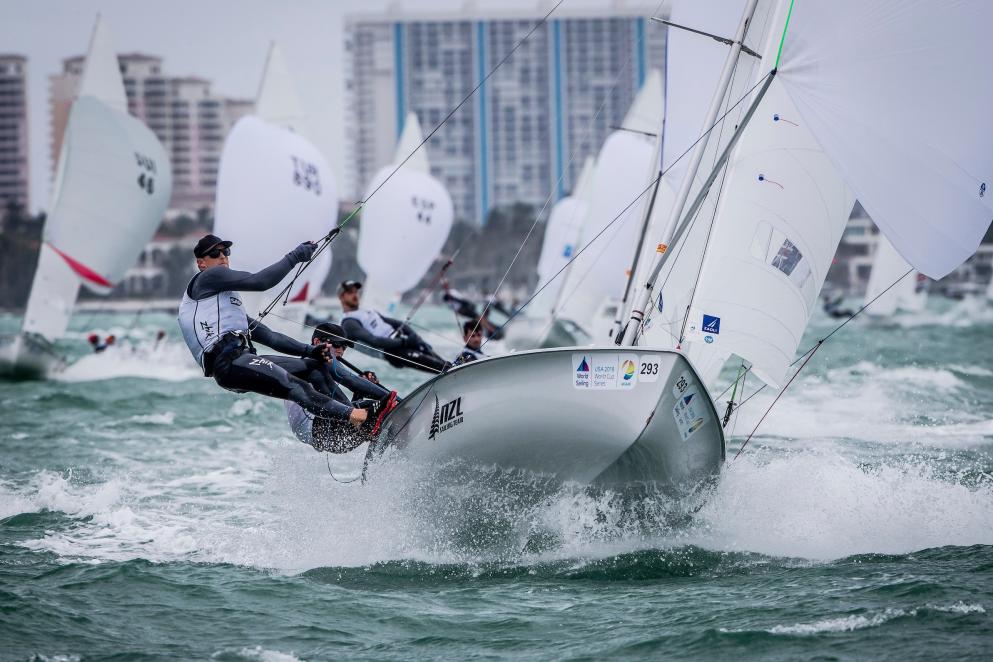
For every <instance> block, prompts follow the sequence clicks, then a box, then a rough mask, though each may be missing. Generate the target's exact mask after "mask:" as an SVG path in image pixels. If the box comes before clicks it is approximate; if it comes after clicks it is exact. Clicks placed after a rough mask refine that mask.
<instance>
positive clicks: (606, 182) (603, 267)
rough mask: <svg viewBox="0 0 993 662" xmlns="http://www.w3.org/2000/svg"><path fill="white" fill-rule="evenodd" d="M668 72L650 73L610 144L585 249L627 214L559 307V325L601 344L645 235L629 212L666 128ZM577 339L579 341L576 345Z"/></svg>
mask: <svg viewBox="0 0 993 662" xmlns="http://www.w3.org/2000/svg"><path fill="white" fill-rule="evenodd" d="M662 113H663V104H662V72H661V71H659V70H658V69H654V70H652V71H651V72H649V74H648V76H647V77H646V79H645V83H644V85H642V88H641V90H639V92H638V95H637V96H636V97H635V100H634V102H633V103H632V104H631V108H630V109H629V110H628V113H627V115H626V116H625V117H624V121H623V122H622V123H621V127H620V129H619V130H617V131H614V132H613V133H611V134H610V135H609V136H607V139H606V140H605V141H604V144H603V147H602V148H601V149H600V153H599V155H598V156H597V160H596V166H595V168H594V171H593V192H592V195H591V200H590V203H589V211H588V212H587V214H588V220H587V221H586V223H585V224H584V225H583V232H582V235H581V236H580V239H579V245H580V246H584V245H586V244H587V243H588V242H590V241H592V240H593V238H594V237H596V236H597V235H598V234H599V233H600V232H601V231H602V230H603V229H604V228H605V227H607V225H608V224H609V223H610V222H611V221H613V220H614V219H615V218H616V217H617V216H618V215H621V214H622V212H623V215H622V216H621V218H619V219H618V220H617V221H616V222H615V223H614V224H613V226H611V227H610V228H609V229H608V230H607V232H606V233H605V234H604V236H602V237H601V238H600V239H599V240H598V241H597V243H596V245H595V246H593V247H591V249H590V250H588V251H586V252H584V253H582V254H580V255H579V256H578V257H577V258H576V259H575V260H574V261H573V263H572V265H571V266H570V268H569V271H568V274H567V275H566V277H565V282H564V283H563V285H562V291H561V295H560V298H559V302H558V303H557V305H556V307H555V317H556V319H558V320H564V321H569V322H571V323H573V324H575V325H577V326H579V327H580V329H582V330H583V331H584V332H585V334H586V335H587V336H588V337H589V338H592V339H594V340H595V341H604V340H607V338H608V334H609V331H610V327H611V325H612V323H613V321H614V317H615V312H616V307H617V305H618V303H619V301H620V298H621V295H622V294H623V291H624V286H625V283H626V282H627V278H628V268H629V267H630V265H631V256H632V255H633V252H634V246H635V244H636V242H637V237H638V234H639V232H640V230H641V226H640V224H639V222H638V221H639V220H640V217H639V210H640V209H641V205H633V206H631V207H630V208H629V209H627V211H624V209H625V207H627V206H628V205H629V204H630V203H631V201H632V200H634V199H636V198H637V197H638V195H639V194H640V193H641V192H642V190H643V189H644V188H645V184H646V181H645V174H646V173H647V172H649V171H650V170H652V162H653V159H652V154H653V148H654V146H655V142H656V140H658V133H659V131H660V128H661V126H662ZM575 340H576V339H575V338H573V341H575Z"/></svg>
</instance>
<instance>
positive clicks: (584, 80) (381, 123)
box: [345, 3, 666, 223]
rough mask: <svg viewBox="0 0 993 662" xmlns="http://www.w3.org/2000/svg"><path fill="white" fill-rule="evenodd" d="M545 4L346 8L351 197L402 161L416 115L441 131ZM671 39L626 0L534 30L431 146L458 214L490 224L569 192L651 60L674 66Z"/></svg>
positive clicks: (434, 167)
mask: <svg viewBox="0 0 993 662" xmlns="http://www.w3.org/2000/svg"><path fill="white" fill-rule="evenodd" d="M608 12H609V14H610V15H607V13H608ZM477 14H478V15H477ZM543 15H544V11H540V10H539V9H535V10H534V11H533V12H521V13H516V14H514V15H504V16H494V15H492V14H487V15H483V14H480V13H479V10H477V9H474V8H472V7H471V6H470V7H468V8H467V9H466V10H465V11H462V12H459V13H457V14H454V13H449V14H439V13H426V14H415V13H407V14H398V13H397V12H396V11H394V10H391V11H390V12H389V13H379V14H362V15H359V14H356V15H351V16H348V17H346V22H345V31H346V49H347V52H348V55H349V72H348V77H347V81H346V86H347V94H348V97H349V103H348V104H347V107H348V109H349V110H348V113H349V114H348V116H347V118H346V121H347V126H348V129H349V130H348V136H349V141H350V150H349V155H348V159H347V160H346V168H347V170H348V175H349V181H348V184H347V185H348V192H349V194H351V195H352V196H354V197H355V199H361V198H362V196H363V195H364V193H365V188H366V186H367V185H368V183H369V180H370V178H371V177H372V175H373V174H374V173H375V172H376V170H377V169H379V168H381V167H383V166H384V165H385V164H387V163H389V162H390V161H391V159H392V156H393V151H394V149H395V143H396V140H397V137H398V136H399V134H400V131H401V130H402V128H403V126H402V123H403V118H404V117H405V115H406V114H407V112H409V111H414V112H416V113H417V115H418V119H419V120H420V122H421V125H422V126H423V127H424V129H425V131H426V132H429V131H430V130H432V129H434V128H435V127H436V126H438V124H440V123H441V122H442V120H444V119H445V117H446V116H447V115H448V113H449V112H451V111H452V109H453V108H455V107H456V106H457V105H458V104H459V102H460V101H462V99H463V98H464V97H465V96H467V95H468V94H469V92H470V91H471V90H472V89H473V88H474V87H476V86H477V85H479V84H480V83H481V82H482V81H483V79H484V78H485V77H486V75H487V74H488V73H489V72H490V71H491V70H493V69H494V68H495V67H496V66H497V64H498V63H500V62H501V60H503V59H504V58H505V57H506V56H507V55H508V53H510V52H511V50H512V49H513V48H514V46H515V44H517V43H518V42H519V41H520V40H521V39H522V38H524V37H525V35H527V34H528V33H529V32H530V31H531V30H532V29H533V28H535V26H536V24H538V22H539V21H540V19H541V17H542V16H543ZM665 39H666V32H665V28H664V26H662V25H661V24H659V23H655V22H650V21H649V20H648V19H647V18H646V17H645V16H644V15H642V14H638V13H636V12H635V10H634V9H629V8H626V7H625V6H623V5H621V4H619V3H612V4H611V5H609V7H608V9H606V10H599V11H598V12H597V13H590V12H587V13H585V14H561V15H559V14H557V15H556V16H555V18H553V19H551V20H548V21H546V22H545V23H544V24H542V25H541V26H539V27H538V28H537V29H535V30H534V32H533V33H532V34H531V35H530V36H529V37H528V38H527V39H526V40H524V41H523V43H522V44H521V45H520V46H519V47H518V48H517V50H516V51H515V52H514V53H513V54H512V55H510V57H509V59H507V60H506V62H504V63H503V64H502V65H500V67H499V68H498V69H497V70H496V73H494V74H493V76H492V77H490V78H489V79H488V80H487V81H486V82H485V84H483V85H482V86H481V87H480V89H479V90H478V91H477V92H476V93H475V95H473V97H472V98H471V99H470V100H469V101H468V102H466V104H465V105H463V106H462V107H461V108H459V110H458V111H457V112H455V114H454V115H453V116H452V117H451V118H450V119H449V120H448V121H447V122H445V124H444V125H443V126H442V127H441V128H440V129H439V130H438V132H437V133H436V134H435V135H434V136H432V138H431V139H430V141H429V142H428V144H427V148H428V158H429V160H430V162H431V170H432V174H434V175H435V176H436V177H438V178H439V179H440V180H441V181H442V182H443V183H444V184H445V186H446V187H447V188H448V190H449V192H450V193H451V195H452V200H453V202H454V204H455V214H456V218H457V219H459V220H463V221H469V222H476V223H481V222H483V221H484V219H485V217H486V214H487V213H488V212H489V210H490V209H492V208H493V207H495V206H500V205H506V204H511V203H515V202H524V203H529V204H532V205H534V206H535V207H536V208H538V207H541V206H542V205H544V204H545V202H546V200H549V198H550V201H551V202H554V201H555V200H557V199H558V198H560V197H562V196H563V195H565V194H566V193H568V192H569V191H570V190H571V189H572V186H573V183H574V180H575V178H576V177H577V176H578V174H579V169H580V167H581V165H582V163H583V161H584V159H585V158H586V156H588V155H590V154H595V153H596V152H597V151H598V150H599V148H600V146H601V145H602V143H603V141H604V140H605V139H606V137H607V135H608V134H609V133H610V131H611V130H612V127H616V126H618V125H619V124H620V123H621V121H622V120H623V118H624V115H625V113H626V112H627V110H628V107H629V105H630V104H631V102H632V101H633V100H634V96H635V94H636V93H637V91H638V89H639V88H640V86H641V84H642V83H643V82H644V79H645V75H646V73H647V71H648V70H649V69H651V68H664V61H663V59H664V57H665ZM550 207H551V205H548V207H547V208H546V213H547V211H548V209H549V208H550Z"/></svg>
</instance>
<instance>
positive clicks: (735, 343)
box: [685, 4, 855, 385]
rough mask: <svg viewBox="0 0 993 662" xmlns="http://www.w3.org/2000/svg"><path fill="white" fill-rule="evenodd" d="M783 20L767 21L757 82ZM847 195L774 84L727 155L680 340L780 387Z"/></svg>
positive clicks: (783, 10) (846, 208) (846, 209)
mask: <svg viewBox="0 0 993 662" xmlns="http://www.w3.org/2000/svg"><path fill="white" fill-rule="evenodd" d="M787 14H788V7H787V6H786V5H785V4H784V5H783V6H781V7H780V8H779V11H778V12H777V14H776V17H775V19H774V20H773V22H772V29H771V31H770V34H771V35H772V38H770V39H768V40H767V43H766V46H765V48H764V50H763V58H762V63H761V68H760V69H759V75H760V76H761V75H764V74H765V73H766V72H768V71H769V70H771V69H772V68H773V66H774V64H773V63H775V61H776V57H777V53H778V45H779V39H778V38H776V37H777V36H778V35H781V34H782V30H783V27H782V26H783V25H785V22H786V20H787V19H786V17H787ZM854 201H855V200H854V195H853V194H852V192H851V191H850V190H849V189H848V188H847V187H846V186H845V184H844V182H843V180H842V179H841V177H840V175H839V173H838V172H837V170H836V169H835V167H834V166H833V165H832V163H831V161H830V159H829V158H828V157H827V155H826V154H825V153H824V152H823V151H822V150H821V148H820V146H819V145H818V143H817V141H816V140H815V139H814V136H813V135H812V134H811V131H810V129H809V128H808V127H807V126H806V125H805V124H804V122H803V120H802V118H801V117H800V116H799V114H798V113H797V110H796V107H795V106H794V105H793V103H792V101H791V100H790V97H789V96H788V95H787V94H786V91H785V90H784V89H783V86H782V85H781V84H780V83H779V81H778V80H773V81H772V84H771V85H770V87H769V89H768V92H767V93H766V95H765V98H764V99H763V100H762V102H761V104H760V105H759V107H758V109H757V110H756V112H755V115H754V116H753V117H752V120H751V122H750V124H749V125H748V126H747V127H746V128H745V130H744V132H743V135H742V136H741V138H740V141H739V143H738V145H737V146H736V147H735V149H734V151H733V152H732V155H731V159H730V161H729V163H728V167H727V172H726V174H725V179H724V187H723V189H722V190H721V199H720V202H719V203H718V207H717V213H716V216H715V218H714V224H713V232H712V237H711V240H710V242H709V244H708V246H707V249H706V252H705V256H704V260H703V264H702V268H701V272H700V278H699V282H698V283H697V287H696V293H695V295H694V297H693V299H692V302H691V307H690V310H689V312H688V317H687V320H686V331H685V338H686V340H687V341H690V342H693V343H701V344H704V345H712V346H714V347H715V348H717V349H718V351H722V352H726V353H733V354H737V355H738V356H741V357H742V358H744V359H745V360H747V361H749V362H751V364H752V370H753V372H754V373H755V374H756V375H757V376H758V377H759V378H760V379H762V380H763V381H765V382H767V383H769V384H773V385H780V384H782V383H783V381H784V379H785V376H786V374H787V370H788V368H789V365H790V363H791V362H792V360H793V357H794V356H795V353H796V350H797V347H798V346H799V343H800V340H801V338H802V336H803V332H804V329H806V327H807V323H808V321H809V319H810V315H811V313H812V310H813V306H814V303H815V300H816V298H817V295H818V293H819V292H820V289H821V286H822V285H823V283H824V279H825V277H826V276H827V271H828V268H829V266H830V264H831V259H832V257H833V256H834V253H835V250H836V248H837V246H838V242H839V241H840V240H841V234H842V232H843V231H844V228H845V224H846V222H847V220H848V216H849V214H850V212H851V210H852V206H853V205H854Z"/></svg>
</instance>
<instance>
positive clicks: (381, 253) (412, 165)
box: [358, 113, 454, 315]
mask: <svg viewBox="0 0 993 662" xmlns="http://www.w3.org/2000/svg"><path fill="white" fill-rule="evenodd" d="M423 140H424V136H423V134H422V132H421V125H420V122H418V120H417V115H416V114H414V113H408V114H407V117H406V120H405V122H404V127H403V132H402V133H401V135H400V139H399V141H398V142H397V149H396V155H395V157H394V159H393V162H392V163H390V164H389V165H387V166H385V167H384V168H382V169H381V170H380V171H379V172H377V173H376V174H375V175H374V176H373V178H372V181H371V182H370V183H369V194H368V195H367V196H366V199H367V200H368V202H367V203H365V205H364V206H363V208H362V219H361V223H362V225H361V229H360V230H359V246H358V261H359V266H360V267H362V271H364V272H365V274H366V282H365V283H364V285H363V288H362V305H363V307H365V308H370V309H372V310H376V311H380V312H382V313H384V314H386V315H393V314H396V311H397V306H398V305H399V303H400V298H401V297H402V296H403V294H404V293H405V292H407V291H408V290H410V289H412V288H413V287H414V286H416V285H417V283H418V282H420V280H421V278H423V277H424V274H425V273H427V270H428V269H429V268H430V267H431V265H432V263H434V261H435V258H437V257H438V255H439V254H440V253H441V249H442V247H443V246H444V245H445V240H446V239H448V233H449V232H451V229H452V220H453V214H454V212H453V207H452V196H451V195H449V193H448V191H447V190H445V187H444V186H443V185H442V183H441V182H440V181H439V180H438V179H437V178H436V177H434V176H432V175H431V166H430V164H429V163H428V158H427V154H426V152H425V151H424V150H423V149H418V147H419V146H420V144H421V142H423ZM411 154H413V156H411ZM408 156H410V158H409V159H407V157H408ZM404 159H407V161H406V163H404ZM401 164H403V165H402V166H401ZM398 167H399V168H400V169H399V170H397V168H398ZM394 171H396V174H395V175H392V173H393V172H394ZM391 175H392V177H391ZM387 178H389V179H390V181H389V184H387V185H385V186H383V182H385V181H386V179H387ZM380 186H382V188H380ZM377 189H379V190H378V191H377ZM373 191H376V193H375V195H372V192H373Z"/></svg>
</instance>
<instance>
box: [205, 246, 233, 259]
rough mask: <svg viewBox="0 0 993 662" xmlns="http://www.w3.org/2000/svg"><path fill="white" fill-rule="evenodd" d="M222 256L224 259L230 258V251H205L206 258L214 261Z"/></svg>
mask: <svg viewBox="0 0 993 662" xmlns="http://www.w3.org/2000/svg"><path fill="white" fill-rule="evenodd" d="M222 255H223V256H224V257H230V255H231V249H230V248H212V249H210V250H209V251H207V254H206V256H207V257H209V258H213V259H215V260H216V259H217V258H219V257H220V256H222Z"/></svg>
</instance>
